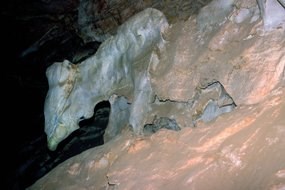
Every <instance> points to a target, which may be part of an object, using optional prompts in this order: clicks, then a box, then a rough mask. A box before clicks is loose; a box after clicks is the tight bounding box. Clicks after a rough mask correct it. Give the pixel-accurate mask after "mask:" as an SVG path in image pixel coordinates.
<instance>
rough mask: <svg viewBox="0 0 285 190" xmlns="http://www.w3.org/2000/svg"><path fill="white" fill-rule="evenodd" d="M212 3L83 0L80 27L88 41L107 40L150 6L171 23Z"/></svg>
mask: <svg viewBox="0 0 285 190" xmlns="http://www.w3.org/2000/svg"><path fill="white" fill-rule="evenodd" d="M209 2H210V0H199V1H194V0H190V1H189V0H180V1H173V0H163V1H161V0H100V1H97V0H80V4H79V9H78V10H79V11H78V25H79V28H78V29H79V30H80V33H81V36H82V38H83V39H84V41H85V42H88V41H104V40H105V39H106V38H107V37H108V36H109V34H113V33H115V31H116V28H117V27H118V26H119V25H121V24H122V23H123V22H125V21H126V20H127V19H128V18H129V17H131V16H133V15H134V14H135V13H138V12H140V11H142V10H143V9H145V8H147V7H152V8H156V9H158V10H160V11H162V12H163V13H165V15H166V17H167V19H168V21H169V22H170V23H172V22H175V21H177V20H183V19H184V20H186V19H187V18H188V17H189V16H190V15H192V14H196V13H198V11H199V9H200V8H201V7H203V6H205V5H206V4H207V3H209Z"/></svg>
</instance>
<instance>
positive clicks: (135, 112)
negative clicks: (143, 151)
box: [45, 8, 235, 150]
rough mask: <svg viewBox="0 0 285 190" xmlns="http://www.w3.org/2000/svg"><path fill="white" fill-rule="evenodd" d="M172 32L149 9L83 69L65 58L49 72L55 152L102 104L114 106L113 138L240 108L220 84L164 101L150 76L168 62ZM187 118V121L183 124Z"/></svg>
mask: <svg viewBox="0 0 285 190" xmlns="http://www.w3.org/2000/svg"><path fill="white" fill-rule="evenodd" d="M167 29H168V22H167V20H166V18H165V16H164V15H163V14H162V13H161V12H160V11H158V10H156V9H152V8H148V9H146V10H144V11H142V12H140V13H138V14H137V15H135V16H134V17H132V18H131V19H129V20H128V21H127V22H126V23H124V24H123V25H122V26H120V27H119V28H118V30H117V31H118V33H117V35H115V36H112V37H110V38H109V39H108V40H106V41H105V42H104V43H103V44H102V45H101V46H100V48H99V49H98V51H97V52H96V54H95V55H94V56H92V57H90V58H88V59H87V60H85V61H83V62H82V63H80V64H78V65H74V64H72V63H70V62H69V61H67V60H65V61H64V62H63V63H54V64H53V65H52V66H51V67H49V68H48V70H47V77H48V82H49V91H48V94H47V97H46V102H45V132H46V134H47V137H48V147H49V149H50V150H55V149H56V148H57V146H58V144H59V143H60V142H61V141H62V140H64V139H65V138H66V137H67V136H69V135H70V134H71V133H72V132H73V131H75V130H76V129H78V128H79V126H78V123H79V122H80V121H81V120H84V119H87V118H90V117H92V115H93V110H94V107H95V105H96V104H97V103H99V102H101V101H106V100H109V102H110V104H111V114H110V119H109V124H108V127H107V129H106V133H105V138H106V139H107V140H109V139H111V138H113V137H114V136H115V135H116V134H118V132H119V131H120V130H121V129H122V128H123V127H124V126H126V125H129V126H131V127H132V129H133V131H134V133H135V134H136V135H143V133H144V126H145V124H149V123H151V122H153V121H154V122H155V123H153V124H154V126H152V128H153V130H154V131H156V130H158V129H160V128H169V129H174V130H179V129H180V126H182V127H186V126H192V125H194V126H196V123H197V121H199V120H202V121H204V122H210V121H212V120H214V119H215V118H216V117H218V116H219V115H221V114H223V113H227V112H230V111H232V110H233V109H234V107H235V103H234V101H233V100H232V98H231V96H229V95H228V94H227V92H226V91H225V89H224V87H223V86H222V85H221V83H219V82H218V81H214V82H210V83H205V85H202V86H201V87H197V89H196V94H195V96H194V97H193V99H191V100H185V101H180V102H179V101H175V100H166V101H164V100H162V101H160V100H159V97H157V95H156V92H155V91H154V90H153V86H152V83H151V77H152V75H151V74H150V72H151V70H153V69H154V68H155V67H158V66H159V65H160V64H164V62H163V61H161V60H160V57H161V56H162V55H163V56H167V55H166V54H165V52H164V51H165V43H166V41H165V40H164V39H163V36H164V34H165V33H166V31H167ZM155 97H156V98H155ZM183 114H184V115H185V114H186V118H187V119H184V122H183V124H182V125H181V118H183V117H182V116H183ZM155 117H158V118H162V119H159V120H155V119H154V118H155ZM174 121H175V122H174ZM176 121H177V123H176Z"/></svg>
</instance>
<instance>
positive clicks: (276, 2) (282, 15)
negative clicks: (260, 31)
mask: <svg viewBox="0 0 285 190" xmlns="http://www.w3.org/2000/svg"><path fill="white" fill-rule="evenodd" d="M257 3H258V6H259V8H260V12H261V16H262V18H263V24H264V28H265V30H272V29H274V28H277V27H281V26H283V27H284V26H285V1H284V0H257Z"/></svg>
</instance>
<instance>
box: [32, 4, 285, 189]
mask: <svg viewBox="0 0 285 190" xmlns="http://www.w3.org/2000/svg"><path fill="white" fill-rule="evenodd" d="M254 2H255V1H247V2H246V1H241V4H240V7H244V8H245V7H246V8H248V10H255V9H256V7H257V4H256V3H254ZM240 11H243V13H240ZM246 12H247V11H245V12H244V9H239V8H238V7H234V8H233V10H232V11H231V12H230V13H229V16H228V17H227V19H225V20H223V21H222V23H219V24H218V25H214V26H213V27H210V28H206V29H205V30H203V31H201V30H199V28H198V27H197V26H199V24H198V25H197V22H199V20H197V19H196V17H190V18H189V19H188V20H187V21H185V22H183V21H180V22H177V23H176V24H173V25H172V26H171V29H170V30H169V32H168V34H167V35H166V40H167V41H168V43H167V47H166V52H165V54H161V55H159V56H160V57H159V60H160V64H158V65H156V66H155V67H152V68H151V69H150V71H149V72H150V75H151V84H152V88H153V90H154V92H155V93H156V95H157V97H158V98H159V99H158V100H156V101H158V103H160V104H161V103H165V107H164V108H163V109H162V108H159V106H157V113H160V115H158V116H159V117H168V118H171V119H175V121H176V122H177V124H178V126H179V127H181V130H178V131H172V130H165V129H160V130H158V131H157V132H156V133H154V134H152V135H150V136H141V137H137V136H134V135H133V133H132V131H130V130H129V129H128V128H126V129H125V130H124V131H123V132H122V133H121V134H120V135H117V136H116V137H115V138H113V139H112V140H110V141H109V142H107V143H106V144H104V145H102V146H100V147H96V148H93V149H90V150H88V151H85V152H83V153H81V154H80V155H77V156H75V157H73V158H70V159H69V160H67V161H65V162H64V163H62V164H60V165H59V166H58V167H56V168H55V169H53V170H52V171H51V172H49V173H48V174H47V175H46V176H44V177H43V178H42V179H40V180H38V181H37V182H36V183H35V184H34V185H32V186H31V187H29V188H28V189H29V190H32V189H37V190H38V189H44V190H48V189H124V190H125V189H189V188H190V189H209V188H211V189H272V190H273V189H278V190H282V189H284V188H285V151H283V150H284V147H285V141H284V138H283V137H284V135H285V118H284V115H285V98H284V97H285V96H284V94H285V70H284V67H285V32H284V31H285V28H283V27H278V28H275V29H274V30H270V31H267V30H264V27H263V26H264V25H263V24H262V20H261V19H260V18H259V19H256V18H254V17H255V16H256V15H255V14H253V13H254V11H253V12H252V14H249V13H250V12H249V13H248V12H247V13H246ZM241 14H243V15H246V17H244V18H243V19H241ZM213 81H219V82H220V84H222V86H223V87H224V89H225V90H226V92H227V93H228V94H229V95H230V96H231V98H232V100H233V101H234V103H235V104H236V106H237V107H236V108H235V109H234V110H233V111H232V112H230V113H225V114H223V115H221V116H219V117H218V118H217V119H215V120H211V121H209V122H207V123H205V122H203V120H202V121H198V122H197V127H196V128H191V127H189V126H191V121H192V118H191V117H192V115H191V113H192V112H191V111H190V112H189V111H187V109H186V111H185V109H184V107H183V106H185V104H188V103H189V102H191V101H192V100H193V99H195V92H196V90H197V87H204V86H205V85H206V86H207V85H208V84H211V83H213Z"/></svg>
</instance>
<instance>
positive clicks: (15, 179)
mask: <svg viewBox="0 0 285 190" xmlns="http://www.w3.org/2000/svg"><path fill="white" fill-rule="evenodd" d="M110 111H111V105H110V103H109V101H102V102H100V103H98V104H97V105H96V106H95V108H94V115H93V116H92V117H91V118H89V119H85V120H82V121H81V122H80V123H79V126H80V128H79V129H78V130H76V131H74V132H73V133H72V134H71V135H70V136H69V137H68V138H66V139H65V140H64V141H62V142H61V143H60V144H59V146H58V148H57V150H56V151H53V152H52V151H50V150H48V148H47V142H46V135H45V134H42V135H41V136H40V137H36V138H35V139H34V140H32V141H30V142H28V143H27V144H23V145H22V146H21V148H20V150H19V151H18V153H17V155H16V158H17V160H16V166H15V168H14V171H12V172H11V173H10V176H9V179H8V180H7V182H8V183H10V185H9V186H11V187H12V188H11V189H13V190H22V189H25V188H27V187H29V186H30V185H32V184H33V183H34V182H36V180H38V179H39V178H41V177H43V176H44V175H45V174H47V173H48V172H49V171H51V170H52V169H53V168H54V167H56V166H57V165H58V164H60V163H62V162H63V161H65V160H67V159H69V158H71V157H73V156H75V155H77V154H80V153H82V152H83V151H85V150H87V149H90V148H93V147H96V146H100V145H103V144H104V137H103V135H104V133H105V129H106V127H107V125H108V121H109V115H110Z"/></svg>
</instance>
